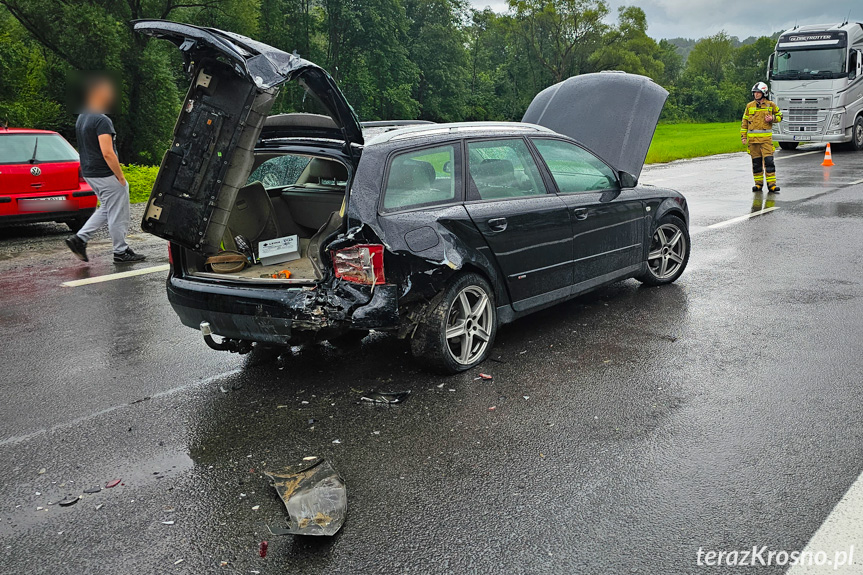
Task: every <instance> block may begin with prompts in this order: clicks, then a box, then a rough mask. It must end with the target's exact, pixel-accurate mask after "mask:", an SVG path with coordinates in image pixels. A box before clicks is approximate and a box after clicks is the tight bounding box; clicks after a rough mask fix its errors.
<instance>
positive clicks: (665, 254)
mask: <svg viewBox="0 0 863 575" xmlns="http://www.w3.org/2000/svg"><path fill="white" fill-rule="evenodd" d="M688 262H689V230H688V229H687V228H686V224H685V223H684V222H683V220H681V219H680V218H678V217H677V216H673V215H671V214H669V215H666V216H662V217H661V218H659V219H658V220H657V221H656V222H654V224H653V235H652V236H651V238H650V251H649V252H648V254H647V271H646V272H644V273H643V274H642V275H640V276H638V277H637V278H635V279H637V280H638V281H640V282H642V283H645V284H647V285H652V286H659V285H665V284H670V283H672V282H674V281H675V280H676V279H677V278H679V277H680V274H682V273H683V270H684V269H686V264H687V263H688Z"/></svg>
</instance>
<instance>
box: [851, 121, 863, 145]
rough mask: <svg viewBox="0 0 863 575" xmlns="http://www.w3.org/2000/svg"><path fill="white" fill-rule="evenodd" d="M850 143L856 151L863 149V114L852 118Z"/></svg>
mask: <svg viewBox="0 0 863 575" xmlns="http://www.w3.org/2000/svg"><path fill="white" fill-rule="evenodd" d="M851 145H852V146H854V149H855V150H857V151H858V152H859V151H861V150H863V116H857V119H856V120H854V130H853V131H852V136H851Z"/></svg>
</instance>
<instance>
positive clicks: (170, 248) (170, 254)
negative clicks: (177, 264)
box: [168, 242, 174, 266]
mask: <svg viewBox="0 0 863 575" xmlns="http://www.w3.org/2000/svg"><path fill="white" fill-rule="evenodd" d="M168 263H169V264H171V265H172V266H173V265H174V244H172V243H170V242H168Z"/></svg>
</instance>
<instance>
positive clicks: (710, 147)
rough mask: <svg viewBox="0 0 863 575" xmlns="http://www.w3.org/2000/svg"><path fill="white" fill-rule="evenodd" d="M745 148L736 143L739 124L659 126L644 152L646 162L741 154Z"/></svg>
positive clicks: (656, 162) (738, 138)
mask: <svg viewBox="0 0 863 575" xmlns="http://www.w3.org/2000/svg"><path fill="white" fill-rule="evenodd" d="M745 149H746V147H745V146H744V145H743V144H741V143H740V123H739V122H721V123H716V124H660V125H658V126H657V127H656V133H655V134H654V135H653V142H651V144H650V150H649V151H648V152H647V163H648V164H658V163H661V162H671V161H672V160H682V159H685V158H700V157H703V156H712V155H714V154H727V153H729V152H743V151H745Z"/></svg>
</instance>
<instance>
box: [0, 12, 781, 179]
mask: <svg viewBox="0 0 863 575" xmlns="http://www.w3.org/2000/svg"><path fill="white" fill-rule="evenodd" d="M139 18H165V19H171V20H177V21H182V22H189V23H194V24H198V25H203V26H213V27H217V28H224V29H228V30H232V31H235V32H238V33H240V34H245V35H247V36H251V37H254V38H256V39H258V40H261V41H263V42H266V43H268V44H270V45H272V46H275V47H277V48H280V49H282V50H285V51H296V52H297V53H298V54H300V55H301V56H303V57H305V58H307V59H309V60H312V61H313V62H316V63H318V64H320V65H321V66H323V67H324V68H326V69H327V70H329V71H330V73H331V74H332V75H333V76H334V78H335V79H336V80H337V82H338V83H339V85H340V87H341V88H342V90H343V91H344V92H345V94H346V96H347V98H348V100H349V101H350V102H351V104H352V105H353V106H354V107H355V108H356V110H357V113H358V114H359V116H360V118H361V119H363V120H376V119H413V118H420V119H426V120H433V121H462V120H518V119H520V118H521V116H522V114H523V113H524V110H525V109H526V108H527V106H528V104H529V103H530V101H531V99H532V98H533V97H534V96H535V95H536V93H537V92H539V91H540V90H542V89H544V88H545V87H547V86H549V85H551V84H553V83H555V82H559V81H560V80H563V79H565V78H568V77H570V76H573V75H576V74H584V73H588V72H596V71H600V70H624V71H626V72H631V73H636V74H643V75H646V76H649V77H651V78H653V79H654V80H655V81H656V82H658V83H659V84H661V85H663V86H664V87H666V88H667V89H668V90H669V92H670V94H671V96H670V98H669V102H668V104H667V105H666V108H665V111H664V117H663V119H664V120H666V121H672V122H687V121H693V122H704V121H709V122H713V121H725V120H734V119H736V118H738V117H739V115H740V110H741V109H742V108H743V106H744V105H745V103H746V102H747V101H748V99H749V88H750V87H751V86H752V84H754V83H755V82H756V81H759V80H763V79H764V75H765V67H766V63H767V58H768V56H769V54H770V53H771V52H772V50H773V46H774V40H773V39H771V38H768V37H762V38H758V39H753V41H750V42H747V43H744V44H742V45H741V44H740V42H738V41H737V39H736V38H733V37H730V36H728V35H727V34H726V33H724V32H719V33H717V34H715V35H714V36H711V37H709V38H703V39H701V40H698V41H688V42H691V45H688V46H686V47H685V51H684V50H681V48H680V47H679V46H678V45H676V44H675V43H672V42H670V41H668V40H661V41H658V42H657V41H656V40H655V39H653V38H651V37H650V36H649V35H648V23H647V18H646V16H645V14H644V11H643V10H642V9H641V8H638V7H637V6H626V7H621V8H619V10H618V12H617V14H610V12H609V7H608V4H607V3H606V2H605V1H604V0H509V10H508V11H507V12H506V13H502V14H499V13H495V12H493V11H491V10H489V9H485V10H476V9H473V8H471V6H470V5H469V4H468V2H467V1H466V0H63V1H62V2H58V1H56V0H0V121H3V120H4V119H5V120H8V121H9V123H10V124H11V125H18V126H29V127H38V128H47V129H54V130H58V131H60V132H61V133H63V134H64V135H65V136H67V137H68V138H70V139H73V137H74V120H75V116H74V114H75V112H76V110H74V109H73V107H74V106H73V105H72V104H70V99H69V98H68V94H69V92H70V90H71V86H70V80H69V78H70V75H71V74H72V73H74V72H75V71H87V70H110V71H114V72H116V74H117V75H118V77H119V78H120V83H121V88H122V89H121V93H122V97H121V101H120V102H119V105H118V110H117V113H116V114H115V116H114V120H115V125H116V127H117V130H118V136H119V137H118V141H119V146H120V149H119V151H120V156H121V159H122V160H123V161H125V162H134V163H141V164H153V163H158V161H159V160H160V158H161V155H162V152H163V150H164V148H165V146H166V144H167V142H168V141H169V139H170V134H171V129H172V126H173V123H174V120H175V118H176V116H177V112H178V110H179V106H180V101H181V99H182V97H183V94H184V92H185V89H186V85H187V84H186V79H185V78H184V76H183V74H182V71H181V61H180V57H179V53H178V51H177V50H176V49H175V48H174V46H173V45H171V44H169V43H167V42H161V41H158V40H153V39H150V38H147V37H144V36H140V35H137V34H134V33H133V32H132V24H131V22H132V21H133V20H136V19H139ZM682 53H688V56H687V57H686V58H684V57H683V56H682ZM305 105H306V103H305V101H304V100H303V98H302V94H300V93H298V91H297V90H295V89H287V90H285V91H284V92H283V95H282V96H281V97H280V99H279V101H278V102H277V104H276V111H298V110H303V109H304V108H305Z"/></svg>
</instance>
